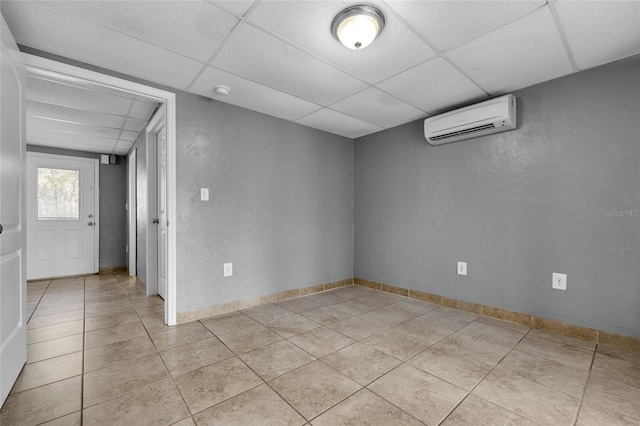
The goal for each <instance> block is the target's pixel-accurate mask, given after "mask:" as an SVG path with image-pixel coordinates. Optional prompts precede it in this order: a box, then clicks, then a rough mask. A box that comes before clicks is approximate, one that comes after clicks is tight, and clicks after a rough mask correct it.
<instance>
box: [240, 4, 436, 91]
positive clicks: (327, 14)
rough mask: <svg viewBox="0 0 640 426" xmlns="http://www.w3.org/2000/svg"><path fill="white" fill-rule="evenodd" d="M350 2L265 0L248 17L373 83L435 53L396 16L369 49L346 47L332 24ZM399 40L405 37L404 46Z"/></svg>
mask: <svg viewBox="0 0 640 426" xmlns="http://www.w3.org/2000/svg"><path fill="white" fill-rule="evenodd" d="M367 4H371V5H373V6H376V7H378V8H379V9H380V10H381V11H382V12H383V13H384V14H385V16H389V15H390V14H391V13H393V12H392V11H391V9H390V8H389V7H388V6H387V5H385V4H384V3H382V2H381V1H373V2H368V3H367ZM347 5H348V4H345V3H344V2H337V1H300V2H285V1H280V2H278V1H276V2H262V3H258V5H257V6H256V7H255V9H254V10H252V11H251V13H250V14H249V16H248V19H249V21H251V22H254V23H255V24H256V25H259V26H261V27H263V28H266V29H268V30H269V31H272V32H274V33H276V34H278V35H280V36H282V37H284V38H286V39H287V40H288V41H289V42H291V43H292V44H295V45H298V46H300V47H302V48H304V49H306V50H307V51H309V52H312V53H314V54H315V55H319V56H321V57H323V58H326V59H327V60H328V61H329V62H331V63H332V64H335V65H336V66H338V67H340V68H342V69H344V70H346V71H348V72H350V73H353V74H355V75H357V76H358V77H360V78H362V79H363V80H365V81H367V82H369V83H376V82H378V81H381V80H384V79H385V78H388V77H390V76H392V75H394V74H397V73H398V72H400V71H402V70H405V69H407V68H409V67H411V66H413V65H416V64H418V63H420V62H422V61H424V60H426V59H428V58H431V57H433V56H434V55H435V52H434V51H433V50H432V49H431V48H430V47H429V46H428V45H426V44H425V43H424V42H423V41H422V40H420V38H419V37H418V36H416V35H415V34H414V33H413V32H412V31H411V30H409V29H408V28H407V27H406V26H404V25H402V23H400V22H399V21H397V20H393V19H387V24H386V26H385V28H384V31H383V32H382V33H381V35H380V37H378V38H377V39H376V41H375V42H374V43H373V44H372V45H371V46H369V47H367V48H366V49H363V50H360V51H353V50H349V49H345V48H343V47H342V45H341V44H340V42H339V41H337V40H336V39H334V38H333V36H332V35H331V30H330V26H329V24H330V23H331V22H332V20H333V18H334V17H335V16H336V14H338V13H339V12H340V11H341V10H342V9H344V8H345V7H346V6H347ZM397 40H403V41H402V48H401V49H399V48H398V44H397Z"/></svg>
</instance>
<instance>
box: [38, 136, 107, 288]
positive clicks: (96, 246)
mask: <svg viewBox="0 0 640 426" xmlns="http://www.w3.org/2000/svg"><path fill="white" fill-rule="evenodd" d="M27 139H28V138H27ZM29 158H31V159H34V161H36V159H44V160H47V159H52V160H63V161H64V160H73V161H80V162H83V163H90V164H93V185H94V191H93V194H94V199H93V203H94V204H93V205H94V208H93V212H92V214H93V220H92V219H87V218H85V217H82V218H81V222H86V221H87V220H92V221H93V222H94V223H95V225H94V226H93V228H94V231H93V232H94V233H95V235H94V238H93V240H94V243H93V254H94V255H93V271H92V272H93V273H97V272H98V271H99V268H100V163H99V161H98V160H97V159H95V158H86V157H74V156H71V155H58V154H48V153H44V152H31V151H27V164H29ZM36 166H37V165H36ZM29 172H30V170H29V167H27V173H29ZM31 178H32V179H33V178H34V177H33V176H31ZM29 182H30V180H29V177H27V183H29ZM29 186H30V185H27V190H26V193H27V197H34V198H32V199H31V201H32V203H31V204H32V207H33V208H36V207H35V206H37V205H38V202H37V194H36V193H32V192H31V191H32V190H34V189H35V188H30V187H29ZM34 200H35V201H34ZM27 206H29V201H28V200H27ZM29 214H30V213H29V211H27V226H29V223H30V222H29ZM31 214H33V212H31ZM28 234H29V231H28V230H27V235H28ZM29 244H33V242H31V243H30V241H29V238H27V245H29ZM28 253H29V248H28V247H27V254H28ZM28 265H29V257H28V256H27V279H28V280H29V279H33V278H34V277H33V275H31V276H29V273H30V272H31V271H30V270H29V267H28ZM66 275H77V274H75V273H72V274H66ZM42 278H55V277H35V279H42Z"/></svg>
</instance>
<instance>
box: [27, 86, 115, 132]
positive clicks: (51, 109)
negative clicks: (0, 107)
mask: <svg viewBox="0 0 640 426" xmlns="http://www.w3.org/2000/svg"><path fill="white" fill-rule="evenodd" d="M27 85H29V83H28V82H27ZM27 114H29V115H30V116H33V117H47V118H52V119H56V120H66V121H72V122H76V123H90V124H93V125H95V126H102V127H121V126H122V124H123V123H124V120H125V117H121V116H119V115H112V114H106V113H102V112H92V111H86V110H83V109H77V108H69V107H63V106H58V105H53V104H49V103H43V102H38V101H33V100H27Z"/></svg>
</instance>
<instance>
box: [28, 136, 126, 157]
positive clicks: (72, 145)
mask: <svg viewBox="0 0 640 426" xmlns="http://www.w3.org/2000/svg"><path fill="white" fill-rule="evenodd" d="M30 144H32V145H38V146H50V147H52V148H64V149H71V150H74V151H84V152H94V153H99V154H113V153H114V152H113V148H112V147H111V148H108V149H105V148H103V147H101V146H97V145H86V144H82V143H77V142H66V143H65V145H64V146H60V141H58V140H47V139H41V140H37V141H36V142H35V143H31V142H30Z"/></svg>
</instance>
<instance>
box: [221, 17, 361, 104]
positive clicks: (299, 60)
mask: <svg viewBox="0 0 640 426" xmlns="http://www.w3.org/2000/svg"><path fill="white" fill-rule="evenodd" d="M213 65H215V66H216V67H217V68H221V69H223V70H225V71H229V72H232V73H234V74H238V75H240V76H243V77H246V78H248V79H251V80H253V81H256V82H258V83H262V84H265V85H267V86H269V87H272V88H274V89H278V90H281V91H283V92H285V93H289V94H291V95H294V96H297V97H299V98H302V99H306V100H308V101H310V102H315V103H318V104H321V105H328V104H331V103H333V102H335V101H337V100H339V99H342V98H344V97H346V96H348V95H350V94H352V93H355V92H357V91H359V90H362V89H363V88H365V87H366V85H365V83H363V82H361V81H358V80H357V79H355V78H353V77H351V76H349V75H348V74H346V73H343V72H341V71H339V70H337V69H335V68H333V67H331V66H330V65H327V64H326V63H324V62H322V61H319V60H317V59H315V58H313V57H312V56H310V55H308V54H306V53H304V52H302V51H300V50H298V49H296V48H294V47H292V46H290V45H288V44H286V43H284V42H283V41H281V40H279V39H277V38H275V37H272V36H271V35H268V34H267V33H265V32H263V31H261V30H259V29H257V28H254V27H252V26H250V25H247V24H243V23H241V24H240V25H239V26H238V28H237V29H236V30H235V31H234V32H233V34H232V35H231V37H230V38H229V41H228V43H227V44H226V45H225V46H224V47H223V48H222V51H221V52H220V53H219V55H218V56H217V57H216V59H215V60H214V62H213ZM283 70H286V72H283Z"/></svg>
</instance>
